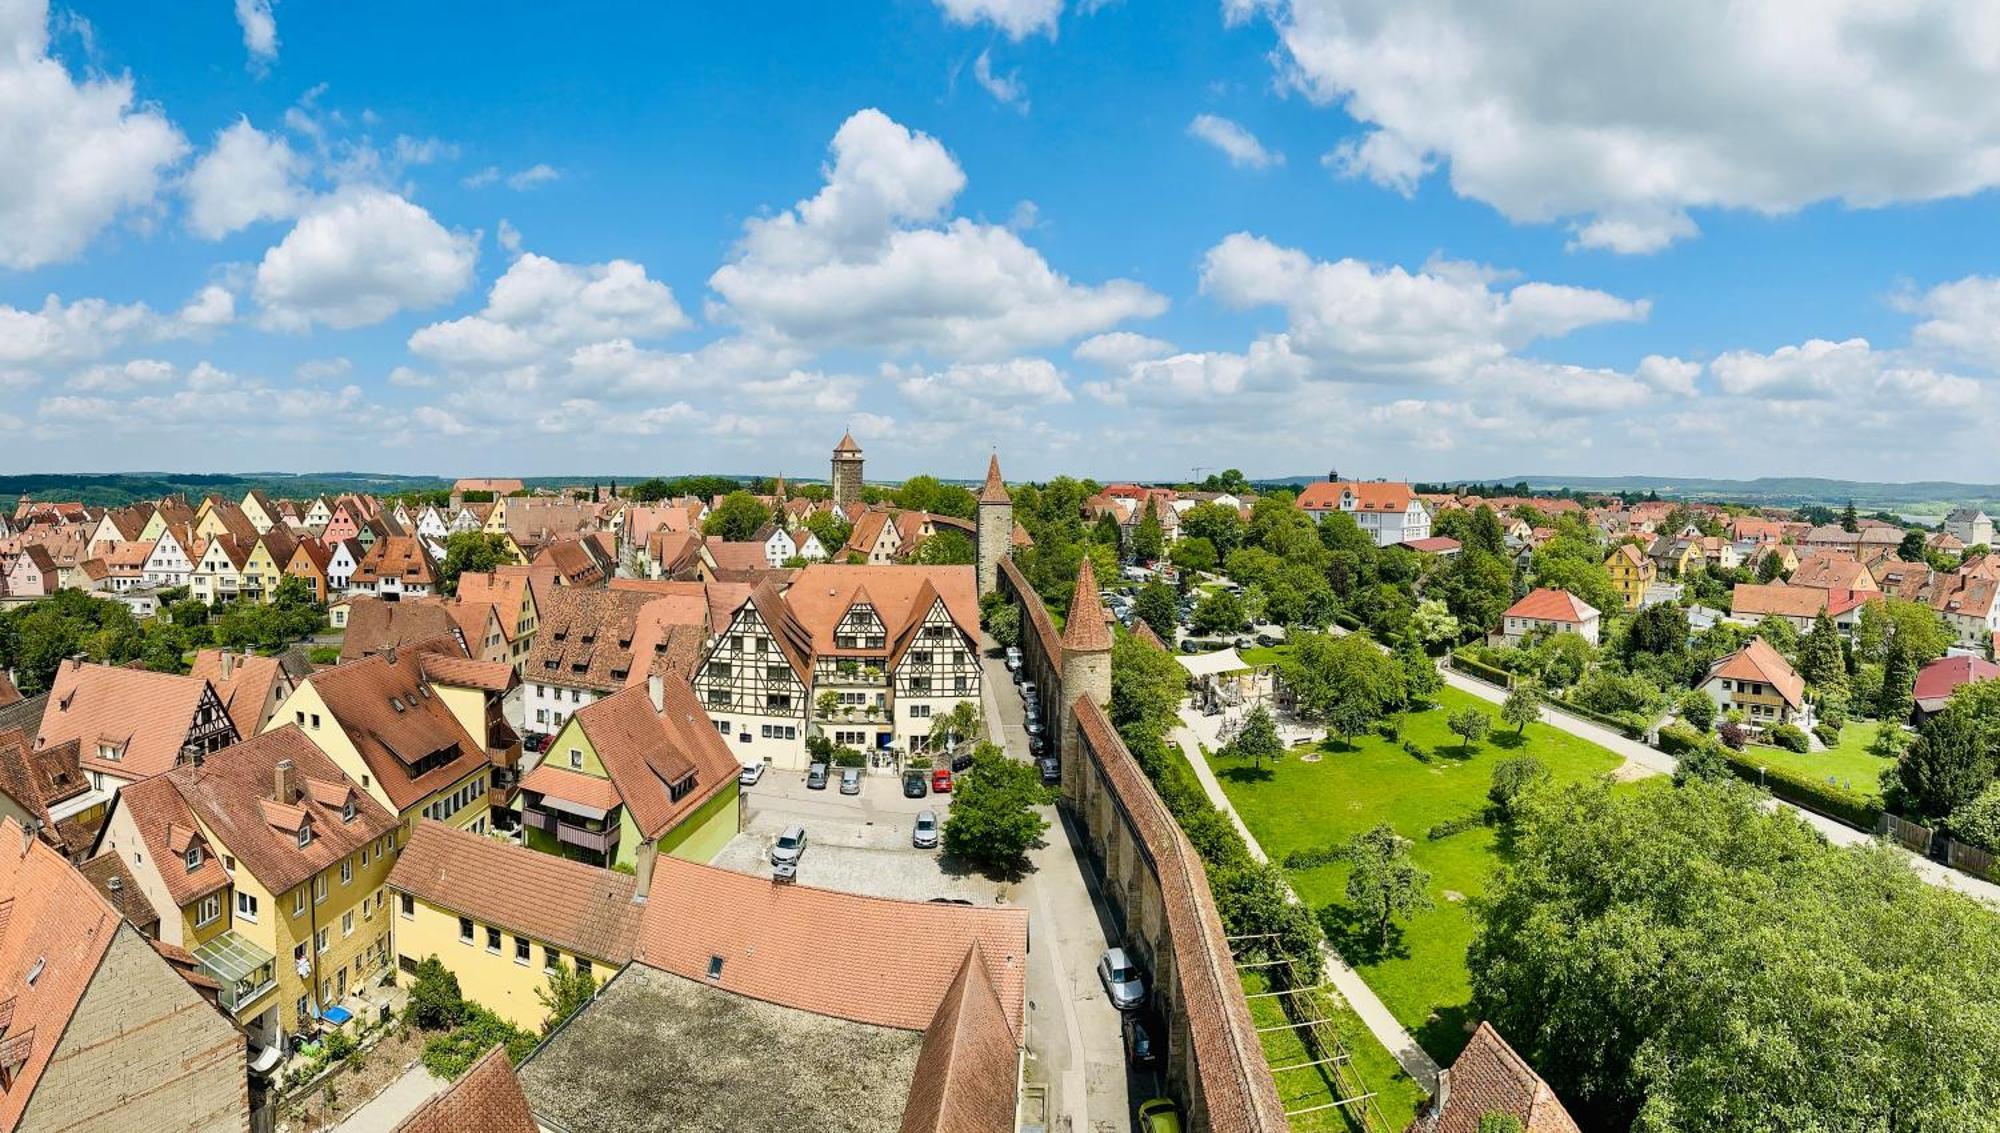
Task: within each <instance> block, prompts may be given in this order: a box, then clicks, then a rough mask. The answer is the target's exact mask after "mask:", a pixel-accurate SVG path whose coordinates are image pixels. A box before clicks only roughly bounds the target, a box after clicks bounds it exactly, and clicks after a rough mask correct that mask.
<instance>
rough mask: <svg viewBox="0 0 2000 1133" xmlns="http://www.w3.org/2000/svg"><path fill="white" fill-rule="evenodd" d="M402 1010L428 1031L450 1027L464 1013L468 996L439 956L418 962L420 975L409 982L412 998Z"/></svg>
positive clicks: (456, 1022)
mask: <svg viewBox="0 0 2000 1133" xmlns="http://www.w3.org/2000/svg"><path fill="white" fill-rule="evenodd" d="M403 1013H404V1014H405V1015H406V1016H407V1017H408V1018H409V1020H410V1022H412V1023H415V1024H416V1025H417V1026H419V1027H422V1028H423V1029H424V1030H426V1031H443V1030H449V1029H450V1028H452V1027H455V1026H457V1025H458V1020H459V1018H460V1017H461V1016H462V1015H464V1013H465V996H464V995H463V993H461V992H460V991H459V989H458V977H457V976H455V975H453V974H452V973H451V969H450V968H447V967H445V966H444V963H443V962H442V961H440V960H439V959H438V958H437V957H436V956H430V957H427V958H426V959H425V960H424V961H423V962H422V963H420V964H418V965H417V978H416V981H415V982H413V983H412V984H411V985H410V1002H409V1005H408V1006H407V1007H405V1008H404V1009H403Z"/></svg>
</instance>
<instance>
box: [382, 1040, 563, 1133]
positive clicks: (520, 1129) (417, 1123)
mask: <svg viewBox="0 0 2000 1133" xmlns="http://www.w3.org/2000/svg"><path fill="white" fill-rule="evenodd" d="M539 1128H540V1127H539V1126H537V1125H536V1124H535V1115H534V1114H533V1113H532V1112H531V1111H530V1110H529V1108H528V1097H527V1095H526V1094H523V1093H522V1092H521V1082H520V1079H518V1078H516V1077H515V1076H514V1064H513V1063H511V1062H509V1061H508V1060H507V1047H506V1044H504V1043H502V1044H496V1045H495V1046H494V1047H493V1049H492V1050H489V1051H487V1052H486V1053H485V1054H483V1055H481V1056H480V1057H479V1061H477V1062H475V1063H473V1064H472V1068H471V1069H469V1070H467V1071H466V1072H465V1073H464V1074H463V1075H462V1076H460V1078H459V1079H458V1081H456V1082H453V1083H452V1084H451V1085H449V1086H447V1087H445V1089H444V1090H443V1092H441V1093H438V1094H434V1095H432V1096H431V1097H430V1099H429V1100H427V1101H425V1102H424V1103H423V1104H422V1105H420V1106H418V1107H417V1108H416V1110H415V1111H414V1112H412V1113H411V1114H410V1115H409V1116H408V1117H405V1118H404V1119H403V1120H402V1121H400V1122H398V1123H397V1125H396V1128H395V1129H393V1130H391V1133H537V1131H538V1129H539Z"/></svg>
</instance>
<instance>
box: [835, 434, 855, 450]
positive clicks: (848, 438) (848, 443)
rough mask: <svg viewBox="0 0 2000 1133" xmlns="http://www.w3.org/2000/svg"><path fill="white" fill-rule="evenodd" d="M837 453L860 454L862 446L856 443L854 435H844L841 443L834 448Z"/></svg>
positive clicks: (841, 436) (841, 437)
mask: <svg viewBox="0 0 2000 1133" xmlns="http://www.w3.org/2000/svg"><path fill="white" fill-rule="evenodd" d="M833 451H835V452H860V451H861V446H860V445H857V444H855V443H854V434H853V433H842V434H841V435H840V443H839V444H837V445H835V446H833Z"/></svg>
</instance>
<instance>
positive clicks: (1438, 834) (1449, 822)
mask: <svg viewBox="0 0 2000 1133" xmlns="http://www.w3.org/2000/svg"><path fill="white" fill-rule="evenodd" d="M1486 819H1487V812H1486V811H1483V810H1475V811H1473V812H1472V813H1471V814H1461V815H1459V816H1458V817H1457V818H1448V819H1445V820H1444V821H1443V822H1440V823H1438V824H1437V825H1436V826H1433V827H1431V828H1430V829H1429V830H1426V831H1424V837H1425V838H1427V839H1429V840H1430V841H1432V842H1435V841H1438V840H1439V839H1441V838H1449V837H1451V836H1452V835H1453V834H1457V833H1460V832H1462V831H1466V830H1470V829H1472V828H1473V827H1475V826H1484V825H1486Z"/></svg>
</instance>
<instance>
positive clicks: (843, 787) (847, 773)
mask: <svg viewBox="0 0 2000 1133" xmlns="http://www.w3.org/2000/svg"><path fill="white" fill-rule="evenodd" d="M840 793H841V794H843V795H858V794H860V793H861V769H860V768H859V767H843V768H841V771H840Z"/></svg>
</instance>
